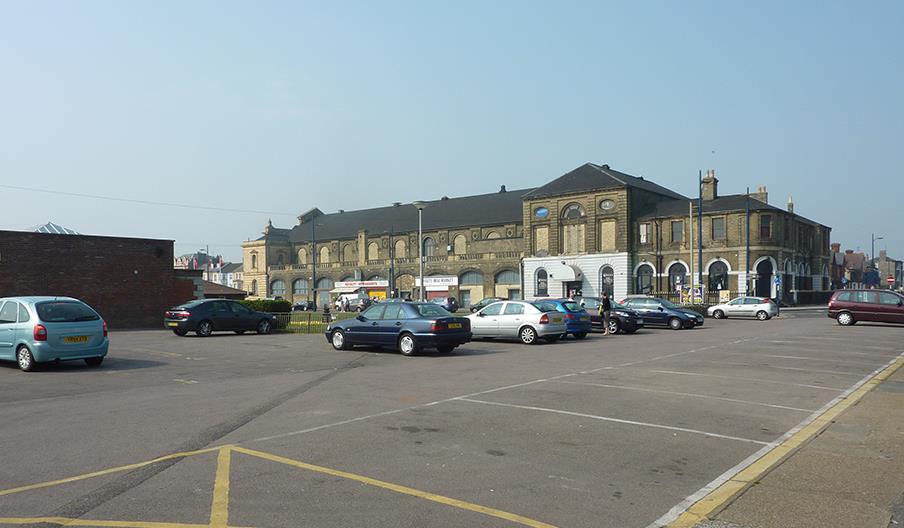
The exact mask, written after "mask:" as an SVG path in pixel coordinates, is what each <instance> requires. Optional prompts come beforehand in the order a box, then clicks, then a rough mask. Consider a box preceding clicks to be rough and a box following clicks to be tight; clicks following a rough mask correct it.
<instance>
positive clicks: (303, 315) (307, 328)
mask: <svg viewBox="0 0 904 528" xmlns="http://www.w3.org/2000/svg"><path fill="white" fill-rule="evenodd" d="M275 315H276V330H277V331H278V332H288V333H292V334H322V333H323V332H325V331H326V327H327V326H329V324H330V323H331V322H333V321H341V320H343V319H351V318H353V317H355V316H356V315H358V314H357V313H354V312H330V313H323V312H291V313H278V314H275Z"/></svg>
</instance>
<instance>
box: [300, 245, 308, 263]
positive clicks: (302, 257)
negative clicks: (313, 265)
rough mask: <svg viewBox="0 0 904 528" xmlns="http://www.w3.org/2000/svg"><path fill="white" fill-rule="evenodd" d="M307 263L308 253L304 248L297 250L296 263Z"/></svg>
mask: <svg viewBox="0 0 904 528" xmlns="http://www.w3.org/2000/svg"><path fill="white" fill-rule="evenodd" d="M307 262H308V251H307V250H306V249H304V248H301V249H299V250H298V263H299V264H306V263H307Z"/></svg>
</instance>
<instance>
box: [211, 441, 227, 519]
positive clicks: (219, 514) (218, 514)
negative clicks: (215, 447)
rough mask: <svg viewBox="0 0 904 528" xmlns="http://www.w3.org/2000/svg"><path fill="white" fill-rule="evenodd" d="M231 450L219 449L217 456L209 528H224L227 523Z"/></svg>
mask: <svg viewBox="0 0 904 528" xmlns="http://www.w3.org/2000/svg"><path fill="white" fill-rule="evenodd" d="M231 452H232V450H231V448H230V447H229V446H226V447H224V448H222V449H220V453H219V454H218V455H217V476H216V478H215V479H214V486H213V503H212V504H211V506H210V528H226V526H227V525H228V523H229V468H230V466H231Z"/></svg>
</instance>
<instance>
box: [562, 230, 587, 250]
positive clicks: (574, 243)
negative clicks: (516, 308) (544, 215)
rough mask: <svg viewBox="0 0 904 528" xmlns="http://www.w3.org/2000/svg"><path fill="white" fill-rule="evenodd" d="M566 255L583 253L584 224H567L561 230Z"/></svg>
mask: <svg viewBox="0 0 904 528" xmlns="http://www.w3.org/2000/svg"><path fill="white" fill-rule="evenodd" d="M562 232H563V233H562V234H563V237H562V238H563V242H564V244H563V249H564V253H565V254H566V255H574V254H575V253H583V252H584V224H567V225H565V226H563V228H562Z"/></svg>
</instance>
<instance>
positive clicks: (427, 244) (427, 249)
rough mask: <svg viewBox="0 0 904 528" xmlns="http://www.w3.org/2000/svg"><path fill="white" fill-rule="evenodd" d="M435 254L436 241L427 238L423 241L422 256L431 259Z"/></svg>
mask: <svg viewBox="0 0 904 528" xmlns="http://www.w3.org/2000/svg"><path fill="white" fill-rule="evenodd" d="M435 253H436V241H434V240H433V239H432V238H430V237H427V238H425V239H424V252H423V253H422V255H424V256H425V257H432V256H433V255H434V254H435Z"/></svg>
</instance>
